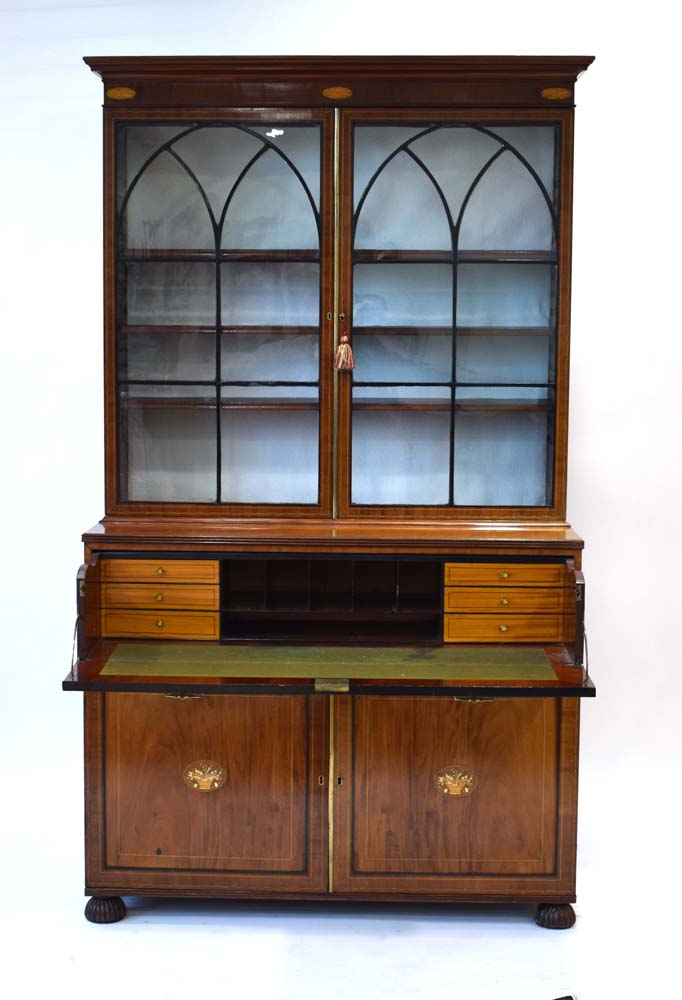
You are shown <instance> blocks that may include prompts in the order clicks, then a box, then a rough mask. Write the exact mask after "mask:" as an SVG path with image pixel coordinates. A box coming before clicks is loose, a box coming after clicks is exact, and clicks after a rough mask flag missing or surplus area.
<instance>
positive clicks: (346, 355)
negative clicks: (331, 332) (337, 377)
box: [334, 327, 355, 372]
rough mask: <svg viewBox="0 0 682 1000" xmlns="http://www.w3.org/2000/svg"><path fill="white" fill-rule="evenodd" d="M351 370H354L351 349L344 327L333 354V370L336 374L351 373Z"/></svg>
mask: <svg viewBox="0 0 682 1000" xmlns="http://www.w3.org/2000/svg"><path fill="white" fill-rule="evenodd" d="M353 368H355V358H354V357H353V348H352V347H351V346H350V342H349V340H348V330H346V329H345V327H344V331H343V334H342V335H341V340H340V342H339V346H338V347H337V348H336V351H335V352H334V369H335V370H336V371H337V372H349V371H352V370H353Z"/></svg>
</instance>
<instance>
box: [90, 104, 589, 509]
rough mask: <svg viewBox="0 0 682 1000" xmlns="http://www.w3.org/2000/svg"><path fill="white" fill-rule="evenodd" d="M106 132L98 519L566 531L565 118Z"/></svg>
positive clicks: (257, 121) (150, 119)
mask: <svg viewBox="0 0 682 1000" xmlns="http://www.w3.org/2000/svg"><path fill="white" fill-rule="evenodd" d="M110 137H111V143H112V151H113V161H114V175H115V184H114V193H113V198H112V205H111V209H112V213H113V214H112V216H111V219H110V221H111V226H110V231H111V233H112V236H113V242H114V245H115V253H114V254H113V261H114V267H113V269H112V276H111V280H112V282H113V295H112V299H113V302H114V307H113V310H111V311H110V312H111V317H112V329H113V334H114V336H113V338H112V340H111V341H110V343H111V345H112V346H111V348H110V350H111V352H112V355H113V358H114V360H113V362H111V358H110V371H112V372H113V375H111V377H110V379H109V381H108V393H109V400H108V408H109V414H110V428H109V441H108V470H109V476H108V480H109V483H108V485H109V498H110V508H111V509H117V510H118V511H119V512H124V511H125V510H126V509H127V510H128V511H129V512H135V511H136V512H138V513H145V512H147V511H149V512H150V513H152V512H159V511H162V510H167V511H173V510H175V511H177V512H180V513H187V514H197V513H199V514H200V513H204V512H205V513H211V512H212V513H220V514H222V515H224V514H225V513H228V514H233V515H239V516H249V515H253V514H256V515H264V516H272V515H273V514H275V515H280V516H282V515H285V516H303V517H305V516H317V517H319V516H323V517H328V516H332V515H338V516H341V517H344V516H345V517H376V516H382V515H385V514H389V515H390V516H398V517H411V516H412V517H419V516H424V515H427V516H429V517H434V518H467V517H469V518H471V517H476V518H492V519H495V518H497V519H502V520H508V519H510V518H517V519H520V520H524V519H526V520H527V519H533V520H538V519H539V520H542V519H545V520H551V519H556V518H557V517H559V518H560V517H562V516H563V514H564V503H565V464H566V393H567V358H568V346H567V344H568V305H567V296H568V288H567V278H568V261H569V237H570V232H569V222H568V219H569V212H570V185H569V181H568V177H569V176H570V163H571V136H570V121H569V118H568V117H567V114H566V113H565V112H561V111H551V110H537V109H532V110H529V111H526V112H524V114H522V115H519V114H515V113H512V112H503V111H500V110H499V109H498V110H497V111H496V112H495V113H494V114H488V115H485V116H481V115H478V114H475V113H474V112H472V110H471V109H467V110H464V111H462V112H461V113H458V114H456V115H455V114H453V113H451V112H445V111H443V110H440V111H435V112H426V111H424V110H422V109H417V110H404V111H396V110H390V111H381V112H379V111H376V110H371V111H369V110H363V109H358V110H343V111H341V110H336V111H333V110H330V109H310V110H301V109H291V110H286V109H282V110H272V111H270V112H249V113H248V114H247V113H246V112H233V113H230V112H229V111H224V112H221V113H220V114H219V115H216V114H214V115H213V116H211V117H210V118H209V117H207V118H206V120H201V119H194V118H193V119H191V120H189V119H185V118H182V117H178V118H175V117H174V118H169V117H168V116H167V115H165V116H163V117H161V119H160V120H154V116H153V115H149V116H145V118H144V120H139V116H137V117H134V118H133V119H132V120H127V119H126V117H125V115H123V114H122V115H121V116H120V117H119V118H117V119H116V120H114V121H112V123H111V131H110ZM344 333H346V334H347V335H348V337H349V340H350V342H351V344H352V348H353V351H354V358H355V368H354V370H352V371H342V372H336V371H335V370H334V350H335V347H336V345H337V344H338V341H339V338H340V337H341V336H343V334H344ZM160 505H162V506H160Z"/></svg>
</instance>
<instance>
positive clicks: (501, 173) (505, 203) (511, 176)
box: [459, 151, 554, 251]
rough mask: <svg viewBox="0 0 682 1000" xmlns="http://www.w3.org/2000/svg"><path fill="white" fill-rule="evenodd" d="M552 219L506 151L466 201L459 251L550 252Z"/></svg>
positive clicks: (539, 195)
mask: <svg viewBox="0 0 682 1000" xmlns="http://www.w3.org/2000/svg"><path fill="white" fill-rule="evenodd" d="M553 242H554V229H553V225H552V217H551V215H550V211H549V208H548V206H547V203H546V201H545V199H544V197H543V195H542V193H541V191H540V188H539V187H538V184H537V182H536V181H535V179H534V177H533V176H532V174H531V173H530V172H529V171H528V169H527V168H526V167H525V166H524V165H523V164H522V163H521V162H520V160H518V159H517V158H516V157H515V156H513V155H512V153H510V152H509V151H507V152H504V153H503V154H502V155H501V156H500V157H499V158H498V159H497V160H495V162H494V163H493V164H492V166H490V168H489V169H488V170H487V171H486V172H485V174H484V175H483V176H482V177H481V179H480V180H479V182H478V184H477V185H476V187H475V188H474V191H473V193H472V195H471V198H470V199H469V201H468V202H467V206H466V208H465V210H464V215H463V217H462V225H461V228H460V231H459V249H460V250H539V251H547V250H551V249H552V246H553Z"/></svg>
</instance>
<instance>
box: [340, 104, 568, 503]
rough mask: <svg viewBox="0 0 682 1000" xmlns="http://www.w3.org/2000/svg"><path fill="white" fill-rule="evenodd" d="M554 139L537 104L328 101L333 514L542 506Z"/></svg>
mask: <svg viewBox="0 0 682 1000" xmlns="http://www.w3.org/2000/svg"><path fill="white" fill-rule="evenodd" d="M564 139H565V137H563V138H562V125H561V123H560V122H558V121H556V120H554V121H552V120H551V118H550V117H547V116H544V117H542V116H540V117H537V116H536V117H534V118H533V119H532V120H526V121H522V120H518V119H511V118H507V120H503V119H498V120H496V121H490V120H477V119H475V118H472V117H471V115H470V114H469V115H465V116H464V117H463V118H462V119H459V118H458V119H457V120H454V119H452V118H445V117H443V116H442V115H441V116H438V115H436V116H435V120H434V118H431V117H429V118H426V117H425V115H424V114H422V115H420V114H419V113H417V114H415V115H414V117H412V116H411V115H410V113H409V112H407V111H406V112H404V113H401V114H398V113H393V114H391V113H390V112H389V113H383V112H379V111H368V112H363V111H359V110H358V111H348V112H346V113H344V117H343V130H342V148H343V162H344V169H343V171H342V193H341V199H342V205H343V212H344V220H345V221H344V228H343V252H342V282H341V285H340V300H341V303H342V308H343V310H344V311H345V313H346V314H347V317H348V321H347V325H348V333H349V337H350V339H351V341H352V345H353V351H354V357H355V368H354V370H353V371H352V372H346V373H343V374H342V375H341V376H340V413H341V425H340V446H341V458H340V463H339V469H340V496H339V503H340V509H342V510H343V511H344V513H348V514H352V513H356V514H360V515H361V514H366V515H371V514H372V512H374V514H375V515H376V512H377V509H381V508H390V509H391V511H392V512H393V513H395V514H399V513H401V512H402V513H403V514H405V515H407V516H409V515H411V516H416V514H417V513H418V512H419V511H422V512H424V513H425V514H427V515H428V516H432V517H433V516H436V514H437V513H439V512H440V513H442V514H444V515H448V514H449V516H453V514H456V515H457V516H460V517H463V516H464V514H465V511H466V510H467V509H471V510H472V512H473V511H478V512H479V513H480V510H481V508H485V509H489V510H490V511H491V512H493V513H494V512H495V511H496V510H499V511H500V513H498V517H502V516H503V514H502V512H501V509H504V511H505V513H504V516H509V513H510V511H511V510H514V511H515V512H516V511H518V514H519V516H520V517H524V516H525V517H526V518H528V517H530V516H533V517H536V516H537V514H538V509H539V508H546V509H547V510H548V511H549V510H550V509H551V508H553V506H554V505H555V498H557V499H558V492H560V491H561V489H562V488H563V487H562V484H561V483H557V482H556V476H555V463H556V459H557V457H558V455H557V449H558V450H559V451H561V452H562V450H563V447H564V445H563V434H564V429H563V428H562V430H561V432H560V434H559V435H557V421H556V418H557V399H558V398H559V394H560V393H561V398H562V399H563V393H564V388H565V386H564V384H563V381H562V380H563V378H564V376H565V370H564V363H565V357H564V355H563V353H562V352H563V351H564V349H565V344H567V339H566V338H567V334H568V329H567V327H566V328H563V327H562V328H561V329H558V324H557V319H558V316H559V310H558V306H559V300H560V299H561V301H562V302H563V301H564V299H563V298H562V296H567V294H568V287H567V285H566V286H564V285H563V284H562V280H563V274H562V260H561V259H560V245H559V240H560V238H559V233H560V222H561V217H562V212H563V211H567V204H566V202H565V199H564V200H562V198H563V196H562V188H561V182H562V170H563V167H562V163H561V155H562V151H563V152H564V154H565V153H566V148H567V147H566V142H565V141H564ZM564 166H565V163H564ZM560 355H561V357H560ZM560 382H561V385H560ZM557 437H560V439H561V440H559V441H558V443H557ZM562 462H563V459H562V460H561V461H560V462H558V463H556V468H559V467H560V466H562ZM533 509H534V510H533ZM545 516H547V515H545Z"/></svg>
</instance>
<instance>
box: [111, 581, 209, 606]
mask: <svg viewBox="0 0 682 1000" xmlns="http://www.w3.org/2000/svg"><path fill="white" fill-rule="evenodd" d="M102 605H103V606H104V607H107V608H176V609H178V608H179V609H184V610H187V611H218V609H219V607H220V588H219V587H218V586H217V585H216V586H210V585H209V584H201V583H171V584H165V583H158V584H157V583H105V584H103V585H102Z"/></svg>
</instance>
